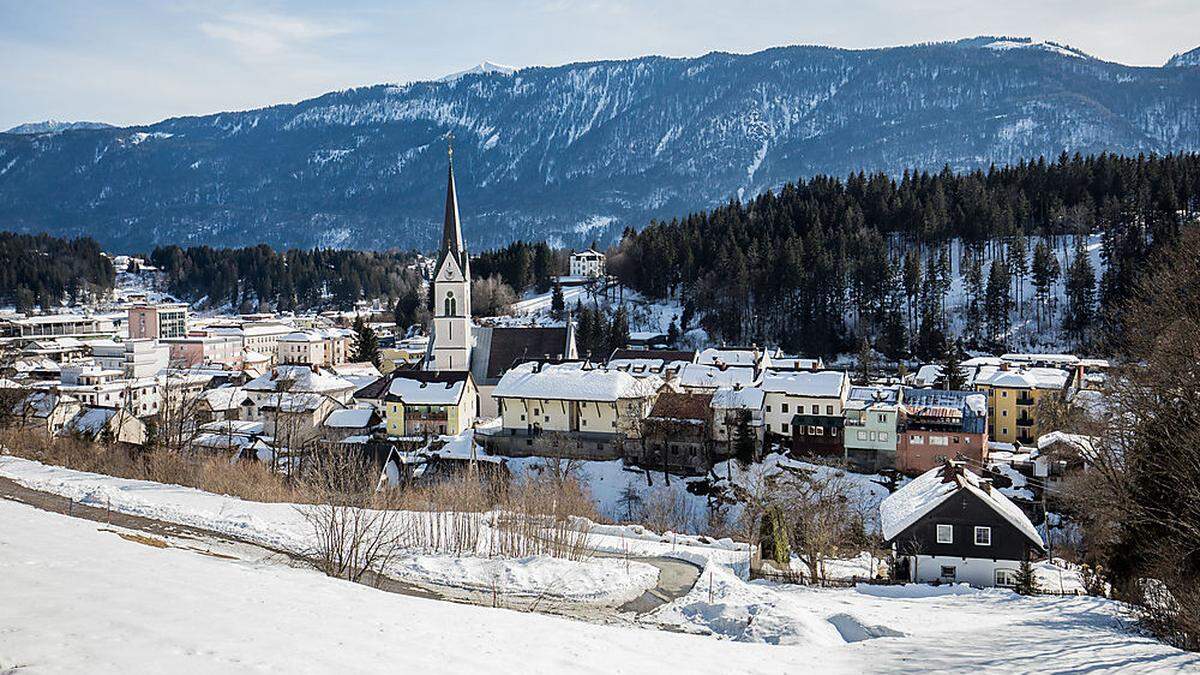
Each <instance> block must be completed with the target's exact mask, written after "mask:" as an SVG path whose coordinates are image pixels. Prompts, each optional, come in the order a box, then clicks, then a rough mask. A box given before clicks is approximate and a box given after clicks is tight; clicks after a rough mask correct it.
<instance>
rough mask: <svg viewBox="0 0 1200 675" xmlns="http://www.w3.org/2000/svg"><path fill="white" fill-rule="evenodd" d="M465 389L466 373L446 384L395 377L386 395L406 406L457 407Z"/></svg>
mask: <svg viewBox="0 0 1200 675" xmlns="http://www.w3.org/2000/svg"><path fill="white" fill-rule="evenodd" d="M466 388H467V377H466V373H463V376H462V378H460V379H456V380H452V381H447V382H427V381H424V380H419V379H415V378H409V377H396V378H395V379H393V380H392V382H391V384H390V385H388V394H389V395H390V396H396V397H399V399H400V400H401V401H403V402H404V403H405V404H406V405H457V404H458V403H459V401H461V400H462V395H463V391H465V390H466Z"/></svg>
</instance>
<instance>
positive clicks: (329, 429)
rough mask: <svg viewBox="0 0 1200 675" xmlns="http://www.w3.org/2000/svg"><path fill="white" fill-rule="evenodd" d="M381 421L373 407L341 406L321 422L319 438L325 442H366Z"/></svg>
mask: <svg viewBox="0 0 1200 675" xmlns="http://www.w3.org/2000/svg"><path fill="white" fill-rule="evenodd" d="M382 423H383V418H382V417H381V416H380V415H379V413H378V412H376V411H375V409H374V408H371V407H364V408H341V409H338V410H334V411H333V412H331V413H329V415H328V416H327V417H326V418H325V421H324V422H322V423H321V439H322V440H324V441H325V442H326V443H366V442H367V440H368V439H369V438H370V437H371V434H372V432H374V431H375V429H376V428H377V427H379V426H380V425H381V424H382Z"/></svg>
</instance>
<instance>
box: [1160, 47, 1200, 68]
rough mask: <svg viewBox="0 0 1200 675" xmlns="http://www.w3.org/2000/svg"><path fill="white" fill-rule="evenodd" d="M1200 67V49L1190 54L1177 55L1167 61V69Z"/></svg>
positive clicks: (1197, 48)
mask: <svg viewBox="0 0 1200 675" xmlns="http://www.w3.org/2000/svg"><path fill="white" fill-rule="evenodd" d="M1196 66H1200V47H1196V48H1195V49H1193V50H1191V51H1189V52H1183V53H1182V54H1176V55H1175V56H1172V57H1171V58H1170V60H1168V61H1167V63H1166V67H1167V68H1194V67H1196Z"/></svg>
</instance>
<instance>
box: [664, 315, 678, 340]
mask: <svg viewBox="0 0 1200 675" xmlns="http://www.w3.org/2000/svg"><path fill="white" fill-rule="evenodd" d="M667 344H669V345H671V346H672V347H676V346H678V345H679V325H678V324H676V323H675V319H674V317H672V318H671V325H670V326H667Z"/></svg>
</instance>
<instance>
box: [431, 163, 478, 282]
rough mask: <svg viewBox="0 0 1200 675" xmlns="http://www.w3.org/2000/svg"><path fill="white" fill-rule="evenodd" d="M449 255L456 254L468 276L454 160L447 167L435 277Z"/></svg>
mask: <svg viewBox="0 0 1200 675" xmlns="http://www.w3.org/2000/svg"><path fill="white" fill-rule="evenodd" d="M447 255H452V256H454V260H455V262H457V263H458V268H459V269H460V270H462V272H463V276H468V275H469V274H470V273H469V272H468V271H467V249H466V246H465V245H463V236H462V223H461V222H460V221H459V218H458V191H457V190H456V188H455V186H454V162H453V161H451V162H449V164H448V165H447V167H446V215H445V218H444V219H443V221H442V242H441V248H440V249H439V251H438V266H437V269H435V270H434V271H433V276H434V278H437V275H438V274H440V273H441V271H442V265H444V264H445V262H446V257H447Z"/></svg>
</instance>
